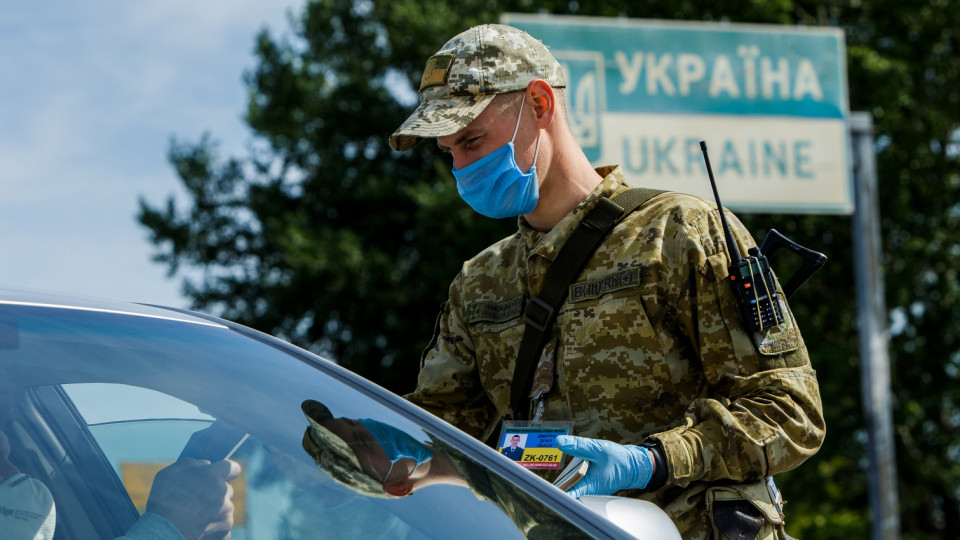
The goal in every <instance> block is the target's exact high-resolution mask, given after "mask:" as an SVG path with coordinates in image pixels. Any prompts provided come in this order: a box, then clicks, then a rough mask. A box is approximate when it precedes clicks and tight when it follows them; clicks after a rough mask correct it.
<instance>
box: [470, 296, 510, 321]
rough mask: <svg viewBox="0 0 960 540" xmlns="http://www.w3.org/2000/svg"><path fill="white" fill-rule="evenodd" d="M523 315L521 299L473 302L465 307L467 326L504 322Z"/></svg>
mask: <svg viewBox="0 0 960 540" xmlns="http://www.w3.org/2000/svg"><path fill="white" fill-rule="evenodd" d="M521 313H523V297H522V296H517V297H516V298H511V299H510V300H506V301H503V302H474V303H472V304H468V305H467V324H473V323H478V322H494V323H499V322H506V321H509V320H511V319H516V318H517V317H519V316H520V314H521Z"/></svg>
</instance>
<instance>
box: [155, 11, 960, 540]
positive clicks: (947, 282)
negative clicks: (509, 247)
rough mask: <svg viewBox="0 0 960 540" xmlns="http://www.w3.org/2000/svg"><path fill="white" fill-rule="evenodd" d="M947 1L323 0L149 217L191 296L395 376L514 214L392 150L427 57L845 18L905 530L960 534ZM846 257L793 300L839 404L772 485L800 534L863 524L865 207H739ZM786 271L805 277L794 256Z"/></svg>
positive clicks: (829, 534)
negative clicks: (532, 41)
mask: <svg viewBox="0 0 960 540" xmlns="http://www.w3.org/2000/svg"><path fill="white" fill-rule="evenodd" d="M948 7H949V6H948V1H947V0H908V1H906V2H903V1H900V2H894V1H893V0H859V1H849V2H841V1H838V0H828V1H787V0H747V1H743V0H737V1H733V0H714V1H711V2H701V1H696V0H671V1H662V0H661V1H656V0H654V1H651V2H642V3H641V2H633V1H626V0H604V1H602V2H600V1H596V0H583V1H563V2H559V1H549V0H545V1H538V2H533V1H532V0H511V1H502V2H492V1H489V0H460V1H457V2H450V1H448V0H392V1H390V2H377V1H375V0H313V1H310V2H308V3H307V4H306V5H305V6H304V8H303V10H302V11H301V12H300V13H298V14H297V15H296V16H294V17H292V18H291V32H290V35H288V36H284V37H282V38H277V37H274V36H271V35H270V34H269V33H267V32H262V33H261V34H260V35H259V36H257V38H256V49H255V51H256V66H255V67H254V68H253V69H252V70H251V71H250V73H248V75H247V78H246V82H247V86H248V89H249V105H248V110H247V114H246V120H247V123H248V124H249V126H250V127H251V129H252V131H253V133H254V135H255V143H254V144H253V146H252V148H251V150H250V152H249V154H248V155H246V156H243V157H227V158H225V157H223V156H220V155H219V153H218V151H217V145H216V142H215V141H214V140H213V139H212V138H210V137H209V136H204V137H202V138H200V140H199V141H197V142H183V141H174V142H173V143H172V144H171V148H170V152H169V157H170V161H171V163H172V164H173V166H174V167H175V169H176V172H177V175H178V176H179V178H180V180H181V182H182V183H183V185H184V187H185V188H186V190H187V193H188V194H189V201H188V202H187V204H186V205H185V206H181V205H178V204H177V203H175V201H174V200H173V199H170V200H168V201H166V204H164V205H159V206H153V205H152V204H151V203H150V202H148V201H141V207H140V213H139V220H140V222H141V223H142V224H143V225H144V226H145V227H146V228H147V229H148V230H149V232H150V234H151V240H152V242H153V243H154V244H156V250H157V251H156V255H155V258H156V260H157V261H158V262H160V263H163V264H165V265H167V266H168V268H169V271H170V274H171V275H177V274H182V275H183V276H184V291H185V293H186V294H187V296H188V297H189V298H191V299H192V303H193V307H194V308H195V309H199V310H203V311H210V312H215V313H217V314H220V315H223V316H225V317H227V318H230V319H234V320H237V321H239V322H242V323H244V324H247V325H250V326H252V327H255V328H259V329H261V330H264V331H266V332H269V333H272V334H275V335H279V336H281V337H285V338H287V339H289V340H290V341H292V342H294V343H297V344H299V345H301V346H304V347H306V348H309V349H312V350H315V351H318V352H321V353H323V354H326V355H328V356H330V357H332V358H334V359H336V360H337V361H338V362H340V363H341V364H343V365H345V366H346V367H348V368H350V369H352V370H354V371H356V372H358V373H360V374H362V375H364V376H366V377H368V378H370V379H373V380H375V381H377V382H379V383H380V384H382V385H384V386H386V387H388V388H390V389H393V390H395V391H398V392H405V391H408V390H409V389H411V388H412V386H413V384H414V380H415V376H416V372H417V369H418V367H419V366H418V361H417V359H418V358H419V355H420V350H421V349H422V348H423V347H424V346H425V344H426V342H427V341H428V339H429V335H430V333H431V332H432V327H433V322H434V318H435V315H436V312H437V308H438V307H439V304H440V302H442V301H443V300H444V299H445V297H446V289H447V286H448V284H449V282H450V280H451V279H452V278H453V276H454V275H455V274H456V272H457V271H458V268H459V265H460V263H461V262H462V261H463V260H465V259H466V258H468V257H469V256H471V255H473V254H474V253H475V252H477V251H478V250H479V249H481V248H482V247H484V246H486V245H488V244H489V243H491V242H493V241H494V240H496V239H499V238H501V237H502V236H505V235H507V234H510V233H511V232H512V231H513V230H514V228H515V224H514V223H513V222H512V221H511V220H502V221H492V220H488V219H485V218H480V217H478V216H476V215H475V214H474V213H473V212H472V211H470V210H469V208H468V207H467V206H466V205H465V204H464V203H462V202H461V201H460V200H459V197H458V196H457V193H456V189H455V187H454V182H453V180H452V177H451V175H450V173H449V167H450V164H449V161H448V160H447V159H445V158H444V157H443V156H441V155H439V154H438V152H437V151H436V149H434V148H431V145H424V148H421V149H417V150H415V151H414V152H412V153H408V154H396V153H394V152H391V151H390V149H389V147H388V146H387V145H386V139H387V137H388V136H389V134H390V133H391V132H392V131H393V130H394V129H395V128H396V127H397V126H398V125H399V124H400V123H401V122H402V121H403V119H404V118H405V117H406V115H407V114H408V113H409V111H410V110H411V109H412V106H413V99H414V98H411V97H410V96H412V95H413V93H414V90H413V89H414V88H415V85H416V84H417V83H418V81H419V78H420V74H421V70H422V68H423V63H424V61H425V59H426V58H427V57H428V56H429V55H431V54H432V53H433V52H434V51H435V50H436V49H437V48H438V47H439V46H440V45H441V44H442V43H443V42H444V41H445V40H446V39H447V38H449V37H450V36H452V35H454V34H456V33H457V32H459V31H461V30H463V29H465V28H467V27H469V26H471V25H474V24H478V23H481V22H490V21H496V20H497V19H498V17H499V15H500V13H502V12H546V13H551V14H557V15H564V14H572V15H597V16H610V17H616V16H626V17H632V18H648V19H649V18H654V19H668V20H672V19H678V20H681V19H682V20H706V21H718V20H730V21H734V22H750V23H767V24H786V25H793V24H802V25H808V26H833V27H839V28H842V29H844V30H845V33H846V36H847V53H848V54H847V60H848V71H849V86H850V99H851V109H852V110H857V111H867V112H870V113H872V115H873V116H874V119H875V124H876V140H877V159H878V170H879V174H880V193H881V215H882V217H883V235H884V252H885V257H886V260H885V261H884V266H885V267H884V270H885V272H886V278H887V284H886V286H887V303H888V307H889V308H890V309H891V320H892V321H893V324H892V327H891V332H892V338H893V339H892V344H891V345H892V347H891V355H892V358H893V361H894V364H893V377H894V393H895V400H896V402H895V403H894V404H893V405H894V407H895V421H896V434H897V443H898V447H897V451H898V460H899V483H900V500H901V503H902V506H903V509H902V513H901V519H902V528H903V531H904V537H906V538H945V537H947V536H948V535H950V534H952V531H956V530H960V517H958V513H960V503H958V498H957V497H958V492H957V486H960V478H958V476H960V470H958V454H960V444H958V442H960V436H958V427H960V415H958V408H957V403H956V402H957V399H958V393H960V384H957V383H958V381H957V379H958V377H960V347H958V331H957V329H958V328H960V324H958V323H960V307H958V302H957V296H958V289H960V286H958V280H957V275H956V268H957V267H958V264H957V263H958V262H960V261H958V258H960V244H958V237H957V231H958V227H957V220H958V219H960V204H958V202H957V201H958V200H960V197H958V194H960V193H958V192H960V176H958V171H957V166H958V163H957V156H958V150H960V141H958V139H957V135H956V132H957V122H958V119H960V110H958V107H960V90H958V88H960V55H958V50H957V47H958V33H960V20H958V18H960V16H958V14H957V12H956V10H950V9H947V8H948ZM743 217H744V218H745V219H744V221H745V222H746V223H747V225H748V227H749V228H750V229H751V230H752V231H753V232H754V234H755V236H757V237H758V238H762V237H763V235H764V234H765V232H766V229H768V228H771V227H776V228H777V229H778V230H780V231H781V232H784V233H786V234H787V235H788V236H790V237H792V238H793V239H794V240H797V241H799V242H800V243H802V244H805V245H808V246H811V247H814V248H816V249H818V250H820V251H823V252H825V253H827V254H828V256H829V257H830V262H829V263H828V264H827V266H826V267H825V268H824V269H823V270H821V272H820V273H818V274H817V275H816V276H815V277H814V278H813V279H811V281H810V282H808V284H806V285H805V286H804V288H802V289H801V290H800V292H798V293H797V294H796V295H795V296H794V297H793V298H792V299H791V305H792V306H793V308H794V311H795V313H796V315H797V318H798V319H799V320H800V322H801V326H802V327H803V330H804V336H805V338H806V340H807V343H808V347H809V349H810V352H811V358H812V359H813V363H814V367H815V368H816V369H817V371H818V376H819V379H820V381H821V390H822V394H823V399H824V407H825V414H826V417H827V426H828V434H827V439H826V441H825V444H824V446H823V448H822V450H821V451H820V453H819V454H817V455H816V456H815V457H814V458H812V459H811V460H810V461H809V462H808V463H807V464H805V465H804V466H803V467H801V468H800V469H798V470H797V471H791V472H790V473H786V474H784V475H781V476H780V477H778V481H779V483H780V484H781V488H782V489H783V490H784V492H785V496H786V498H787V499H788V501H789V504H788V505H787V507H786V510H787V513H788V517H789V519H790V522H789V527H788V530H789V531H790V532H791V534H794V535H798V536H801V537H812V538H838V539H839V538H863V537H866V536H868V534H869V523H870V519H871V518H870V512H869V507H868V500H867V482H866V473H865V468H866V457H865V456H866V452H865V447H866V444H867V440H866V432H865V429H864V422H863V420H862V418H863V414H862V408H861V400H860V393H859V390H857V389H858V388H859V358H858V336H857V320H856V316H857V315H856V312H855V302H854V297H853V294H854V293H853V291H852V287H851V284H852V283H853V280H854V276H853V264H852V260H851V246H852V239H851V237H850V220H849V218H848V217H838V216H779V215H777V216H771V215H747V216H743ZM787 271H789V270H787Z"/></svg>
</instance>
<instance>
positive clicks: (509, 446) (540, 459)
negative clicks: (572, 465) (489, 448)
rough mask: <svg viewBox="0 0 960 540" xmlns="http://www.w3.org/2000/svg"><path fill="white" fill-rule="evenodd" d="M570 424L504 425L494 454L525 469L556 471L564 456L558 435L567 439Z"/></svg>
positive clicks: (519, 423)
mask: <svg viewBox="0 0 960 540" xmlns="http://www.w3.org/2000/svg"><path fill="white" fill-rule="evenodd" d="M571 431H573V422H539V423H537V424H536V425H533V424H532V423H531V422H519V421H512V420H508V421H504V422H503V429H502V430H501V431H500V439H499V440H498V442H497V451H498V452H500V453H501V454H503V455H505V456H507V457H508V458H510V459H512V460H514V461H516V462H517V463H519V464H520V465H521V466H523V467H526V468H527V469H559V468H560V464H561V463H562V462H563V457H564V454H563V452H561V451H560V449H559V448H557V435H569V434H570V432H571Z"/></svg>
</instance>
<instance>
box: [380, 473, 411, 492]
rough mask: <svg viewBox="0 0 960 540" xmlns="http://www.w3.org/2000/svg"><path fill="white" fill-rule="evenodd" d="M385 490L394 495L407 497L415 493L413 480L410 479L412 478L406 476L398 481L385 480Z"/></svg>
mask: <svg viewBox="0 0 960 540" xmlns="http://www.w3.org/2000/svg"><path fill="white" fill-rule="evenodd" d="M383 491H385V492H387V493H388V494H390V495H393V496H394V497H406V496H407V495H409V494H411V493H413V482H411V481H410V478H408V477H406V476H404V477H403V478H402V479H400V480H398V481H393V482H384V483H383Z"/></svg>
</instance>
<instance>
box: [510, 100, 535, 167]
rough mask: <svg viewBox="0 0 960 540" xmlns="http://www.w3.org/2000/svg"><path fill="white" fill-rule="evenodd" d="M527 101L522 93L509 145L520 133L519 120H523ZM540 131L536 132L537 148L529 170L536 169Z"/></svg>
mask: <svg viewBox="0 0 960 540" xmlns="http://www.w3.org/2000/svg"><path fill="white" fill-rule="evenodd" d="M526 101H527V93H526V92H524V93H523V98H522V99H520V113H519V114H517V125H516V126H514V128H513V137H512V138H511V139H510V144H513V141H515V140H516V139H517V133H518V132H519V131H520V119H521V118H523V104H524V102H526ZM540 135H541V133H540V130H539V129H538V130H537V147H536V149H534V151H533V164H532V165H530V169H531V170H533V169H535V168H536V167H537V156H539V155H540ZM527 174H530V171H527Z"/></svg>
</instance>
